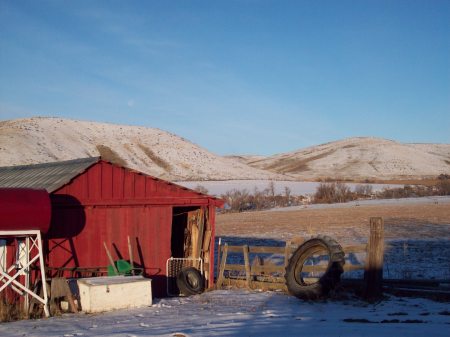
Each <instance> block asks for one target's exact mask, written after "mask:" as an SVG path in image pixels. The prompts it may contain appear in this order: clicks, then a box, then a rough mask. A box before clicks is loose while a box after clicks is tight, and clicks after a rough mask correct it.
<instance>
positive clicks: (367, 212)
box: [216, 202, 450, 243]
mask: <svg viewBox="0 0 450 337" xmlns="http://www.w3.org/2000/svg"><path fill="white" fill-rule="evenodd" d="M370 217H383V218H384V221H385V238H386V239H388V240H389V239H412V240H415V239H417V240H422V239H441V240H442V239H444V240H445V239H446V240H450V202H444V203H439V204H433V203H424V204H395V205H389V204H384V205H364V206H363V205H361V206H344V207H338V208H321V209H312V208H311V209H309V208H308V207H306V208H304V209H300V210H292V211H286V210H283V211H273V210H272V211H261V212H243V213H225V214H219V215H218V216H217V234H216V235H217V236H219V237H220V236H240V237H259V238H274V239H280V240H288V239H291V238H294V237H299V236H300V237H309V236H311V235H317V234H326V235H331V236H333V237H335V238H336V239H337V240H338V241H339V242H340V243H354V242H365V241H366V240H367V237H368V235H369V230H368V227H369V218H370Z"/></svg>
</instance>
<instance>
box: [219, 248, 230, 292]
mask: <svg viewBox="0 0 450 337" xmlns="http://www.w3.org/2000/svg"><path fill="white" fill-rule="evenodd" d="M227 255H228V244H227V243H226V244H225V245H224V246H223V255H222V258H221V262H220V269H219V278H218V279H217V289H220V287H222V283H223V279H224V275H223V273H224V271H225V265H226V264H227Z"/></svg>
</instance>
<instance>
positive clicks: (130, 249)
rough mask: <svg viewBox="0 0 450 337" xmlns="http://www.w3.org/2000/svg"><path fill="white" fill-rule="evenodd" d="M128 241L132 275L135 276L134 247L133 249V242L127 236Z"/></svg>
mask: <svg viewBox="0 0 450 337" xmlns="http://www.w3.org/2000/svg"><path fill="white" fill-rule="evenodd" d="M127 240H128V255H129V257H130V264H131V268H132V269H131V274H132V275H134V261H133V247H131V241H130V236H129V235H127Z"/></svg>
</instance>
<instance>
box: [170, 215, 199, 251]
mask: <svg viewBox="0 0 450 337" xmlns="http://www.w3.org/2000/svg"><path fill="white" fill-rule="evenodd" d="M198 209H199V207H174V208H173V213H172V239H171V250H172V257H174V258H184V257H188V256H189V253H188V252H186V247H185V243H186V239H187V238H189V237H190V236H191V233H189V230H188V213H189V212H191V211H195V210H198Z"/></svg>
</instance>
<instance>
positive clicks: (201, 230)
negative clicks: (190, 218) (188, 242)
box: [197, 208, 205, 257]
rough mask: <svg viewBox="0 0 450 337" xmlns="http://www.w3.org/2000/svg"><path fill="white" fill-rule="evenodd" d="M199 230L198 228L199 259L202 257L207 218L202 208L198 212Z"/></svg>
mask: <svg viewBox="0 0 450 337" xmlns="http://www.w3.org/2000/svg"><path fill="white" fill-rule="evenodd" d="M197 228H198V234H197V252H198V253H197V254H198V256H197V257H201V252H202V249H203V236H204V234H205V218H204V216H203V209H202V208H200V209H199V210H198V211H197Z"/></svg>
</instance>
